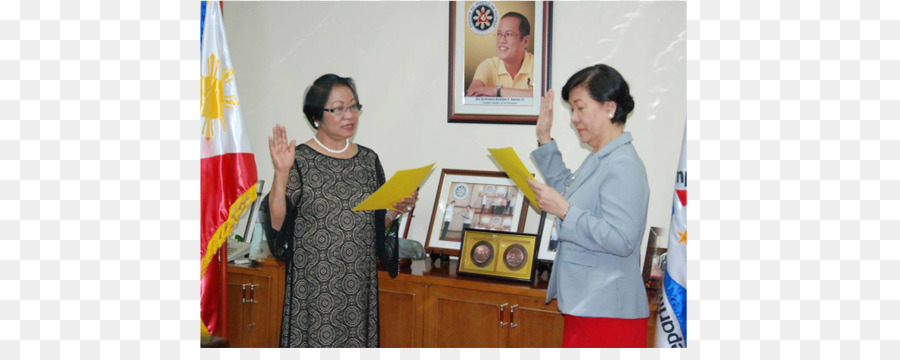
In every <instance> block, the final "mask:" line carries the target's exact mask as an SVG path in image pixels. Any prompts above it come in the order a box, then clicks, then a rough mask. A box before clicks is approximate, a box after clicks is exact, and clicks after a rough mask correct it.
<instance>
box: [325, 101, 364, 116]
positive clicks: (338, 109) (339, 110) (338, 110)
mask: <svg viewBox="0 0 900 360" xmlns="http://www.w3.org/2000/svg"><path fill="white" fill-rule="evenodd" d="M362 107H363V106H362V104H353V105H350V106H338V107H336V108H331V109H329V108H322V111H327V112H330V113H332V114H335V115H337V116H341V115H344V111H347V110H350V112H351V113H354V114H358V113H359V112H360V111H362ZM352 109H356V111H353V110H352Z"/></svg>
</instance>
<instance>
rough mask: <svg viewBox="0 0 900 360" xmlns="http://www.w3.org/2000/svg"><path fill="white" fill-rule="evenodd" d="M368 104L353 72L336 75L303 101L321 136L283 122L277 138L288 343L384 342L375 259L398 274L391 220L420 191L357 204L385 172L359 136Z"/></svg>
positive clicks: (274, 210) (269, 199) (276, 247)
mask: <svg viewBox="0 0 900 360" xmlns="http://www.w3.org/2000/svg"><path fill="white" fill-rule="evenodd" d="M361 109H362V105H360V104H359V97H358V96H357V93H356V86H355V85H354V83H353V80H352V79H350V78H343V77H340V76H337V75H333V74H327V75H324V76H322V77H320V78H318V79H317V80H316V81H315V82H314V83H313V85H312V86H311V87H310V88H309V90H308V91H307V93H306V100H305V102H304V104H303V112H304V114H305V115H306V117H307V120H308V121H309V123H310V124H311V125H312V126H313V128H314V129H316V135H315V136H314V137H313V138H312V139H310V140H309V141H307V142H306V143H304V144H301V145H299V146H295V140H291V142H290V144H288V141H287V135H286V132H285V129H284V127H283V126H281V125H276V126H275V128H274V129H273V130H272V137H270V138H269V151H270V152H271V154H272V163H273V165H274V167H275V178H274V180H273V181H272V190H271V192H270V193H269V195H267V196H266V198H265V199H264V200H263V204H262V206H261V208H263V209H268V210H269V211H268V214H267V215H268V216H263V220H264V222H266V226H265V227H266V230H267V236H268V239H269V247H270V249H271V250H272V253H273V254H274V255H275V257H276V258H278V259H279V260H282V261H285V262H286V277H285V292H284V311H283V314H282V318H281V340H280V342H279V343H280V346H281V347H378V346H379V334H378V277H377V272H376V262H375V259H376V257H378V258H379V259H380V260H381V262H382V263H383V264H385V267H386V268H388V269H389V271H390V270H393V271H392V276H393V275H396V269H397V266H396V264H397V248H398V246H397V244H396V243H394V244H390V243H386V241H385V235H384V234H385V231H384V229H385V228H386V227H388V226H390V224H391V223H392V221H393V220H394V219H396V218H397V217H398V216H399V215H401V214H403V213H406V212H409V211H410V210H412V208H413V206H415V200H416V197H417V196H418V194H417V193H413V194H411V195H410V197H408V198H405V199H399V201H398V202H397V203H395V204H394V208H395V209H397V210H388V211H385V210H379V211H356V212H354V211H351V209H352V208H353V207H355V206H356V205H358V204H359V203H361V202H362V201H363V200H365V199H366V198H368V197H369V195H371V194H372V193H373V192H375V190H377V189H378V188H379V187H380V186H381V185H382V184H384V181H385V180H384V178H385V177H384V170H383V169H382V167H381V162H380V161H379V159H378V155H377V154H375V152H374V151H372V150H371V149H369V148H366V147H364V146H361V145H357V144H355V143H352V142H351V141H350V138H351V137H352V136H353V135H354V133H355V132H356V128H357V124H358V122H359V113H360V110H361ZM393 240H394V242H396V238H395V239H393Z"/></svg>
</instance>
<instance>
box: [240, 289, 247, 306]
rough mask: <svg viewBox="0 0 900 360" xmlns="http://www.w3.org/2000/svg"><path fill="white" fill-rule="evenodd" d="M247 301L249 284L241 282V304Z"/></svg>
mask: <svg viewBox="0 0 900 360" xmlns="http://www.w3.org/2000/svg"><path fill="white" fill-rule="evenodd" d="M246 303H247V284H241V304H246Z"/></svg>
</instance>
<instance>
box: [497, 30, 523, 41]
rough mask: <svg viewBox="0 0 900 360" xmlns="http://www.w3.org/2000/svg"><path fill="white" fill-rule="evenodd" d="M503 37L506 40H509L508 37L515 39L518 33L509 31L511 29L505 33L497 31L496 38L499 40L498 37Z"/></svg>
mask: <svg viewBox="0 0 900 360" xmlns="http://www.w3.org/2000/svg"><path fill="white" fill-rule="evenodd" d="M504 37H505V38H506V39H507V40H509V39H513V40H515V39H516V38H518V37H519V34H516V33H514V32H511V31H510V32H507V33H506V34H504V33H501V32H499V31H498V32H497V40H500V39H502V38H504Z"/></svg>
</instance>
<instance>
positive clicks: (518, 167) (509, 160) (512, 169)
mask: <svg viewBox="0 0 900 360" xmlns="http://www.w3.org/2000/svg"><path fill="white" fill-rule="evenodd" d="M488 151H490V152H491V156H493V157H494V160H496V161H497V164H500V167H501V168H502V169H503V171H505V172H506V175H507V176H509V178H510V179H512V181H513V182H514V183H516V186H518V187H519V190H521V191H522V193H523V194H525V197H526V198H528V201H529V202H531V205H533V206H534V208H535V209H536V210H537V211H538V212H541V207H540V206H538V203H537V200H535V198H534V191H531V187H529V186H528V183H527V182H525V179H532V180H534V175H531V173H530V172H529V171H528V169H527V168H525V164H524V163H522V159H520V158H519V155H516V152H515V150H513V148H511V147H508V148H503V149H488Z"/></svg>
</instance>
